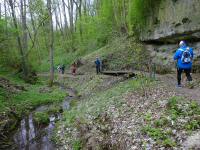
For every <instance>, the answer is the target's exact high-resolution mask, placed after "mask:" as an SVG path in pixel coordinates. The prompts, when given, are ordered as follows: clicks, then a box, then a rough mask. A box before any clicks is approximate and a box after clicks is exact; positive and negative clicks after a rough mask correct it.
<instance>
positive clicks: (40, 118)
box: [33, 112, 50, 125]
mask: <svg viewBox="0 0 200 150" xmlns="http://www.w3.org/2000/svg"><path fill="white" fill-rule="evenodd" d="M33 120H34V121H35V123H37V124H38V125H47V124H48V123H49V122H50V120H49V115H48V114H47V113H46V112H35V113H34V115H33Z"/></svg>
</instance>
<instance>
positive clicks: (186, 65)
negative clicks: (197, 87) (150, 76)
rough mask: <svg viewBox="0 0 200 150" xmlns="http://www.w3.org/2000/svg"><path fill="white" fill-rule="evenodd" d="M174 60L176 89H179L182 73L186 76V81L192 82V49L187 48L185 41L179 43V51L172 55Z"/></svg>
mask: <svg viewBox="0 0 200 150" xmlns="http://www.w3.org/2000/svg"><path fill="white" fill-rule="evenodd" d="M174 60H177V81H178V84H177V87H181V75H182V72H183V71H184V72H185V74H186V77H187V80H188V81H192V76H191V70H192V60H193V49H192V48H190V47H188V46H187V45H186V43H185V41H181V42H180V43H179V49H178V50H177V51H176V53H175V54H174Z"/></svg>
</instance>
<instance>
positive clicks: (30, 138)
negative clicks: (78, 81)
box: [0, 86, 77, 150]
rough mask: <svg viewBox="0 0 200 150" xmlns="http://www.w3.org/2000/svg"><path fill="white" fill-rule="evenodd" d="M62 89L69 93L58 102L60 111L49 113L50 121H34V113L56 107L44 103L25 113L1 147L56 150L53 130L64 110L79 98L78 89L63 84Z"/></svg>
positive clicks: (57, 105)
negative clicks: (38, 122)
mask: <svg viewBox="0 0 200 150" xmlns="http://www.w3.org/2000/svg"><path fill="white" fill-rule="evenodd" d="M61 89H62V90H65V91H66V92H67V93H68V96H66V97H65V99H64V100H63V101H62V102H60V103H58V104H56V107H59V108H60V110H59V112H56V113H52V114H50V115H49V118H48V120H49V123H48V124H46V125H38V124H37V123H36V122H35V121H34V118H33V116H34V113H37V112H45V111H48V109H49V108H51V107H54V106H55V104H49V105H42V106H39V107H37V108H36V109H35V110H33V111H31V112H30V113H29V114H28V115H24V116H23V117H22V118H21V119H20V120H19V121H18V125H17V126H16V127H15V130H14V131H13V132H12V133H10V135H9V137H8V138H7V139H9V140H6V141H5V142H4V143H3V144H4V145H1V146H0V149H5V150H6V149H9V150H13V149H15V150H18V149H19V150H36V149H37V150H54V149H56V145H55V144H54V142H53V140H52V138H53V131H54V129H55V124H56V122H57V121H59V120H60V119H62V112H63V111H64V110H68V109H69V108H70V102H71V101H72V100H74V99H77V96H76V90H74V89H71V88H66V87H63V86H61Z"/></svg>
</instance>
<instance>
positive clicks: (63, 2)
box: [62, 0, 68, 32]
mask: <svg viewBox="0 0 200 150" xmlns="http://www.w3.org/2000/svg"><path fill="white" fill-rule="evenodd" d="M62 4H63V15H64V22H65V32H66V31H67V29H68V21H67V15H66V9H65V8H66V7H65V0H62Z"/></svg>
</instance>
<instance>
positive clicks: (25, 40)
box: [21, 0, 28, 77]
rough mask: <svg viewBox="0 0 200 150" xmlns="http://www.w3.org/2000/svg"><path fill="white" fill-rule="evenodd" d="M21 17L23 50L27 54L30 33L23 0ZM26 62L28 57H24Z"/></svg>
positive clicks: (22, 0) (26, 71) (23, 0)
mask: <svg viewBox="0 0 200 150" xmlns="http://www.w3.org/2000/svg"><path fill="white" fill-rule="evenodd" d="M21 16H22V33H23V34H22V49H23V53H24V54H25V53H26V52H27V50H28V31H27V26H26V0H21ZM24 61H25V62H27V57H26V55H24ZM25 69H26V70H25V74H26V77H27V75H28V67H26V68H25Z"/></svg>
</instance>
